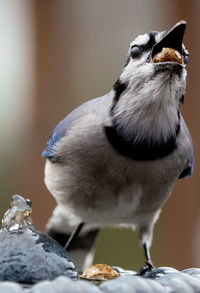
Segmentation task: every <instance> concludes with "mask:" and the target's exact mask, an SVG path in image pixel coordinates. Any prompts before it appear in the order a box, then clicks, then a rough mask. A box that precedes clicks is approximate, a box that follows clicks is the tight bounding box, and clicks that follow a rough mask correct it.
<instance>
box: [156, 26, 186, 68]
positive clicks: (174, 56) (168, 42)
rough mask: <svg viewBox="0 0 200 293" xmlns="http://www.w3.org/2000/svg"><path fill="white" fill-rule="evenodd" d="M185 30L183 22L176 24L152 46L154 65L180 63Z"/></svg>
mask: <svg viewBox="0 0 200 293" xmlns="http://www.w3.org/2000/svg"><path fill="white" fill-rule="evenodd" d="M185 28H186V22H185V21H180V22H178V23H177V24H175V25H174V26H173V27H172V28H171V29H170V30H169V31H168V32H167V33H166V34H165V35H164V37H163V38H162V39H161V40H160V41H159V42H158V43H156V44H155V45H154V47H153V49H152V60H153V62H154V63H158V62H176V63H182V44H183V36H184V32H185Z"/></svg>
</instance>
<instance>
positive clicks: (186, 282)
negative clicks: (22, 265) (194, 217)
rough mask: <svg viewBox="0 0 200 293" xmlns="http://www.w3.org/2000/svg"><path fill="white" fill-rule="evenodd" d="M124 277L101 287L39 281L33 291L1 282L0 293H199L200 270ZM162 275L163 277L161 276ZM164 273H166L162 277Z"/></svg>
mask: <svg viewBox="0 0 200 293" xmlns="http://www.w3.org/2000/svg"><path fill="white" fill-rule="evenodd" d="M119 271H121V272H123V274H122V276H121V277H119V278H116V279H113V280H110V281H105V282H104V283H102V284H101V285H100V286H96V285H94V284H92V283H91V282H86V281H82V280H78V281H74V280H72V279H69V278H68V277H65V276H60V277H58V278H56V279H55V280H53V281H40V282H38V283H37V284H35V285H33V286H31V287H30V288H28V289H27V288H23V287H22V286H20V285H18V284H16V283H13V282H0V292H3V293H11V292H12V293H15V292H16V293H22V292H23V293H44V292H48V293H66V292H67V293H117V292H119V293H143V292H145V293H164V292H168V293H180V292H184V293H191V292H193V293H199V292H200V274H199V272H200V269H199V268H191V269H187V270H183V271H181V272H180V271H177V270H175V269H173V268H166V267H162V268H158V269H156V271H157V277H155V274H154V275H151V276H149V277H145V278H144V277H139V276H136V275H135V272H133V274H130V272H131V271H126V270H123V269H121V268H119ZM126 272H127V274H126ZM161 272H162V273H161ZM163 272H164V273H163Z"/></svg>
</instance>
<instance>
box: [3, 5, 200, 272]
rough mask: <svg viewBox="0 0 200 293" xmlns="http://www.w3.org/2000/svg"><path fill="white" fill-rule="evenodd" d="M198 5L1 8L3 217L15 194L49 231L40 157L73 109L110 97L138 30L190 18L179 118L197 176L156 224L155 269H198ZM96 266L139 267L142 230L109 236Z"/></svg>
mask: <svg viewBox="0 0 200 293" xmlns="http://www.w3.org/2000/svg"><path fill="white" fill-rule="evenodd" d="M199 13H200V1H198V0H193V1H181V0H162V1H159V0H151V1H147V0H123V1H122V0H109V1H108V0H101V1H100V0H84V1H82V0H73V1H70V0H59V1H56V0H48V1H40V0H35V1H34V0H18V1H15V0H1V1H0V122H1V123H0V137H1V143H0V195H1V199H0V216H1V217H2V215H3V213H4V212H5V210H6V209H7V208H8V206H9V201H10V197H11V195H13V194H15V193H17V194H20V195H22V196H24V197H27V198H30V199H31V200H32V201H33V220H34V223H35V225H36V227H37V228H38V229H40V230H42V231H44V230H45V224H46V222H47V219H48V218H49V217H50V215H51V213H52V210H53V208H54V206H55V201H54V199H53V198H52V197H51V196H50V194H49V192H48V191H47V189H46V187H45V185H44V183H43V170H44V164H45V161H44V159H43V158H42V157H41V152H42V151H43V149H44V148H45V145H46V142H47V140H48V137H49V135H50V134H51V131H52V130H53V128H54V127H55V126H56V124H57V123H58V122H59V121H60V120H61V119H62V118H64V116H66V114H68V113H69V112H70V111H71V110H72V109H74V108H75V107H77V106H78V105H80V104H81V103H83V102H84V101H86V100H89V99H91V98H94V97H97V96H100V95H103V94H105V93H106V92H108V91H109V90H110V89H111V87H112V85H113V84H114V82H115V81H116V79H117V78H118V76H119V74H120V72H121V69H122V66H123V64H124V60H125V56H126V53H127V50H128V46H129V43H130V42H131V41H132V40H133V39H134V38H135V37H136V36H137V35H138V34H141V33H146V32H149V31H151V30H165V29H169V28H171V27H172V26H173V25H174V24H175V23H176V22H177V21H179V20H181V19H184V20H186V21H187V30H186V34H185V39H184V43H185V45H186V47H187V48H188V50H189V51H190V59H189V65H188V85H187V93H186V97H185V104H184V105H183V106H182V113H183V115H184V118H185V120H186V122H187V124H188V127H189V129H190V131H191V134H192V137H193V142H194V149H195V169H194V175H193V177H192V178H190V179H186V180H179V182H178V183H177V185H176V188H175V190H174V192H173V194H172V196H171V198H170V199H169V200H168V202H167V204H166V205H165V206H164V208H163V212H162V214H161V217H160V219H159V221H158V222H157V224H156V227H155V233H154V241H153V245H152V258H153V261H154V263H155V265H156V266H173V267H175V268H177V269H184V268H189V267H192V266H200V249H199V247H200V198H199V197H200V194H199V191H200V179H199V178H200V176H199V174H200V162H199V159H200V158H199V143H200V131H199V128H200V127H199V126H200V97H199V91H200V83H199V76H200V58H199V55H198V54H199V52H200V41H199V28H200V18H199ZM95 262H96V263H108V264H110V265H118V266H122V267H124V268H127V269H135V270H136V269H138V268H139V267H140V266H141V265H142V264H143V262H144V257H143V253H142V250H141V249H140V248H139V245H138V242H137V233H132V232H131V231H129V230H112V229H106V230H104V231H103V233H101V235H100V238H99V241H98V247H97V252H96V257H95Z"/></svg>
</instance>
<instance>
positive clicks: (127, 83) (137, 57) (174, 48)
mask: <svg viewBox="0 0 200 293" xmlns="http://www.w3.org/2000/svg"><path fill="white" fill-rule="evenodd" d="M185 27H186V22H185V21H180V22H178V23H177V24H176V25H174V26H173V27H172V28H171V29H170V30H169V31H161V32H158V31H153V32H150V33H149V34H144V35H139V36H138V37H136V38H135V40H134V41H133V42H132V43H131V44H130V47H129V50H128V55H127V58H126V62H125V66H124V69H123V71H122V74H121V75H120V77H119V79H118V80H117V82H116V83H115V85H114V92H115V101H114V102H116V103H117V102H118V100H119V98H120V95H121V94H122V93H124V92H126V91H129V93H130V94H131V96H132V98H134V99H135V101H137V100H138V102H141V96H142V100H143V99H145V97H146V96H148V98H147V101H146V103H148V101H151V100H152V99H153V100H154V101H157V102H159V99H161V98H162V96H167V97H168V98H171V99H173V98H174V99H175V100H176V101H182V100H183V96H184V93H185V87H186V75H187V72H186V64H187V61H188V51H187V50H186V49H185V46H184V44H183V35H184V32H185ZM170 92H172V93H173V97H171V95H170ZM156 98H159V99H156ZM145 100H146V99H145ZM114 107H115V103H114V104H113V108H114Z"/></svg>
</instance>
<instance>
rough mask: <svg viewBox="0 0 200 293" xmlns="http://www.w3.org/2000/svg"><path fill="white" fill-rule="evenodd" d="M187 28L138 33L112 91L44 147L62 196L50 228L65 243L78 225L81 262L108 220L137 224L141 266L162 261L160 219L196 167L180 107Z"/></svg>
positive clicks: (51, 183) (78, 112)
mask: <svg viewBox="0 0 200 293" xmlns="http://www.w3.org/2000/svg"><path fill="white" fill-rule="evenodd" d="M185 27H186V23H185V22H184V21H180V22H178V23H177V24H176V25H175V26H173V27H172V28H171V29H170V30H169V31H161V32H157V31H152V32H150V33H149V34H144V35H139V36H138V37H136V39H135V40H134V41H133V42H132V43H131V44H130V47H129V50H128V55H127V58H126V62H125V66H124V68H123V70H122V73H121V75H120V77H119V78H118V80H117V81H116V83H115V84H114V86H113V88H112V90H111V91H110V92H109V93H108V94H106V95H105V96H102V97H99V98H96V99H93V100H90V101H88V102H86V103H84V104H82V105H81V106H79V107H78V108H76V109H75V110H74V111H72V112H71V113H70V114H69V115H68V116H66V117H65V118H64V119H63V120H62V121H61V122H60V123H59V124H58V125H57V126H56V128H55V129H54V130H53V132H52V135H51V137H50V139H49V141H48V143H47V147H46V149H45V150H44V152H43V154H42V155H43V157H45V158H46V159H47V160H46V166H45V184H46V186H47V188H48V190H49V191H50V193H51V194H52V195H53V197H54V198H55V199H56V201H57V206H56V208H55V210H54V212H53V215H52V217H51V219H50V220H49V222H48V224H47V230H48V233H49V235H51V236H53V237H54V238H55V239H57V240H58V241H59V242H60V243H64V242H63V241H64V240H63V239H64V238H63V235H64V234H66V235H68V236H69V235H70V233H71V232H72V230H74V228H75V227H77V226H78V229H77V230H76V232H75V234H76V236H77V237H78V238H77V239H78V240H79V241H77V242H76V243H74V244H73V243H72V247H71V248H72V257H74V258H75V261H76V262H77V264H78V266H79V268H80V267H81V266H83V261H85V264H88V263H89V261H91V254H89V256H88V257H87V259H86V254H85V255H84V254H83V253H82V254H81V252H83V251H84V250H85V251H86V250H87V249H88V250H89V249H90V250H91V251H92V243H94V241H95V238H96V235H97V234H98V231H99V228H101V227H104V226H127V227H132V229H133V230H134V229H135V228H137V229H138V232H139V243H140V244H141V246H143V248H144V254H145V258H146V262H145V266H144V267H143V268H142V270H141V272H142V271H145V270H146V269H152V268H153V267H154V266H153V263H152V261H151V257H150V247H151V242H152V235H153V228H154V224H155V222H156V220H157V219H158V217H159V214H160V212H161V209H162V207H163V205H164V203H165V202H166V200H167V199H168V197H169V196H170V194H171V192H172V189H173V187H174V185H175V183H176V180H177V179H178V178H183V177H187V176H190V175H191V174H192V170H193V146H192V140H191V137H190V134H189V131H188V129H187V126H186V124H185V122H184V120H183V117H182V115H181V114H180V103H181V102H182V103H183V99H184V94H185V89H186V75H187V72H186V64H187V61H188V51H187V50H186V49H185V46H184V45H183V35H184V32H185ZM167 48H168V49H167ZM163 49H166V52H168V53H167V54H165V53H163ZM159 54H160V55H159ZM172 55H173V56H172ZM83 224H86V225H84V227H83ZM82 227H83V230H82V231H80V230H81V228H82ZM79 232H80V233H79ZM78 234H79V235H78ZM73 251H74V255H73ZM84 258H85V259H84ZM141 274H142V273H141Z"/></svg>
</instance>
